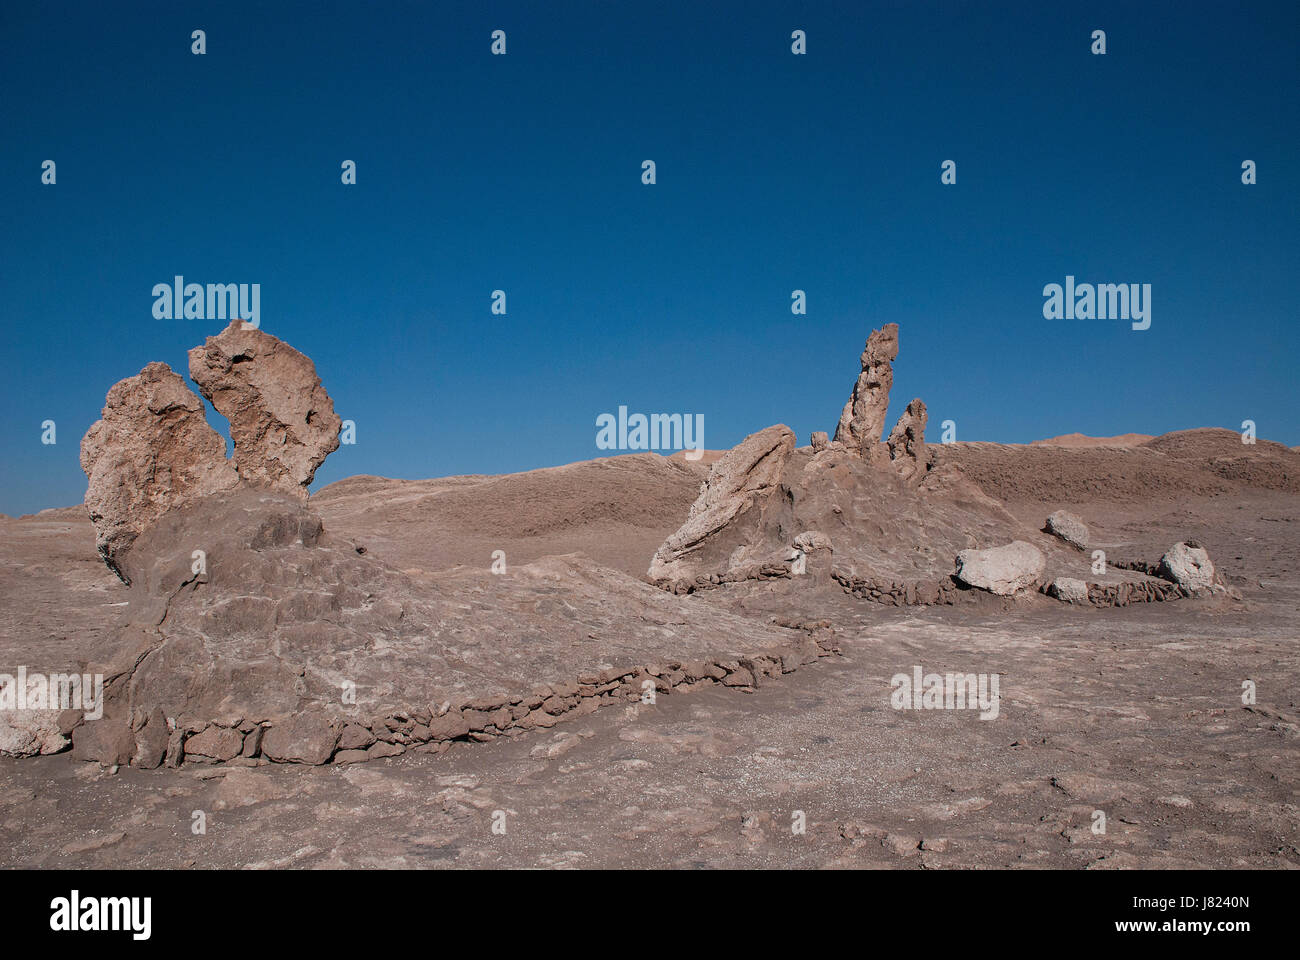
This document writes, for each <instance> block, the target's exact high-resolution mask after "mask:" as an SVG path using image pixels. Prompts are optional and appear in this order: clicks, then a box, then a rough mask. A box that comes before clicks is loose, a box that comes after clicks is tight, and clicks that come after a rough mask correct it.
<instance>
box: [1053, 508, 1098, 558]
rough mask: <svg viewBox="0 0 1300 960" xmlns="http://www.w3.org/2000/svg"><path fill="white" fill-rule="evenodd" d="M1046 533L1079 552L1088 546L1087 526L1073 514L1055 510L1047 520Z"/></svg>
mask: <svg viewBox="0 0 1300 960" xmlns="http://www.w3.org/2000/svg"><path fill="white" fill-rule="evenodd" d="M1046 529H1047V532H1048V533H1050V534H1052V535H1053V536H1055V537H1059V538H1060V539H1062V540H1064V541H1065V542H1066V543H1068V544H1070V545H1071V546H1075V547H1078V548H1079V549H1080V550H1082V549H1084V548H1085V547H1087V546H1088V526H1087V524H1085V523H1084V522H1083V521H1082V520H1080V519H1079V518H1078V517H1076V516H1075V515H1074V514H1072V513H1069V512H1068V511H1065V510H1057V511H1056V512H1055V513H1053V514H1052V515H1051V516H1050V517H1048V518H1047V524H1046Z"/></svg>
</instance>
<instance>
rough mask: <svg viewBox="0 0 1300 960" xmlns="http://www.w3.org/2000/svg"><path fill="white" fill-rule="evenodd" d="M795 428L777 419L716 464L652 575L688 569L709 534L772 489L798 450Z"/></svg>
mask: <svg viewBox="0 0 1300 960" xmlns="http://www.w3.org/2000/svg"><path fill="white" fill-rule="evenodd" d="M794 445H795V436H794V432H793V431H792V430H791V429H790V428H789V427H787V426H785V425H784V424H777V425H775V426H772V427H768V428H767V429H766V430H760V431H759V432H758V433H755V434H751V435H750V436H748V437H746V438H745V439H744V440H743V441H741V443H740V444H739V445H738V446H736V447H735V448H734V449H732V450H730V451H728V453H727V454H726V455H725V456H724V457H722V459H720V460H719V461H718V462H717V463H715V464H714V465H713V469H712V471H711V472H710V473H709V477H708V479H707V480H705V481H704V483H703V484H701V486H700V496H699V498H698V499H697V500H696V501H695V503H693V504H691V511H690V514H689V515H688V516H687V518H686V522H685V523H684V524H682V526H681V528H680V529H678V530H677V532H676V533H674V534H672V535H671V536H670V537H669V538H668V539H667V540H665V541H664V543H663V545H662V546H661V547H660V548H659V549H658V550H657V551H656V552H655V555H654V559H653V560H652V561H651V562H650V570H649V576H650V578H651V579H652V580H672V579H674V578H677V577H679V576H681V575H682V574H683V573H684V568H685V567H686V566H687V564H685V563H683V562H682V561H683V560H684V559H685V558H687V557H689V556H690V554H692V553H693V552H695V551H696V550H698V549H699V548H700V546H701V544H703V543H704V541H706V540H707V539H708V538H709V537H711V536H712V535H714V534H716V533H717V532H718V531H720V530H722V529H723V528H724V527H726V526H728V525H729V524H731V523H732V521H734V520H735V519H736V518H737V517H738V516H740V515H741V514H744V513H745V512H746V511H748V510H749V508H750V507H751V506H752V505H753V503H754V500H755V498H756V497H758V496H760V495H763V494H766V493H768V492H769V491H770V490H771V488H772V487H773V486H774V485H775V484H776V482H777V480H778V478H779V477H780V476H781V470H782V468H783V467H784V466H785V462H786V460H787V458H788V457H789V456H790V453H791V452H792V451H793V450H794Z"/></svg>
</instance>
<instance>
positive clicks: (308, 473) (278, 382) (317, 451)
mask: <svg viewBox="0 0 1300 960" xmlns="http://www.w3.org/2000/svg"><path fill="white" fill-rule="evenodd" d="M189 357H190V377H191V378H192V379H193V380H194V382H195V383H196V384H198V387H199V392H200V393H202V394H203V396H205V397H206V398H207V399H208V400H210V401H211V402H212V405H213V406H214V407H216V408H217V411H218V412H219V413H221V414H222V415H223V416H225V417H226V419H227V420H229V421H230V438H231V440H232V441H233V443H234V450H233V453H232V458H233V460H234V463H235V469H236V470H238V471H239V476H240V477H242V478H243V479H244V480H246V481H248V482H250V483H254V484H260V485H265V486H269V487H272V488H275V489H277V490H284V491H285V492H287V493H293V494H296V495H297V496H299V497H303V498H306V496H307V486H308V484H310V483H311V481H312V477H313V476H315V474H316V468H317V467H319V466H320V465H321V464H322V463H323V462H324V461H325V458H326V457H327V456H329V455H330V454H331V453H333V452H334V451H335V450H337V449H338V447H339V438H338V434H339V427H340V426H341V421H340V419H339V417H338V415H337V414H335V413H334V404H333V402H332V401H331V400H330V398H329V394H327V393H326V392H325V388H324V387H322V386H321V382H320V378H319V377H318V376H317V375H316V367H315V365H314V364H313V363H312V362H311V360H309V359H308V358H307V357H305V356H303V355H302V354H301V353H299V352H298V351H297V350H295V349H294V348H293V347H291V346H289V345H288V344H287V343H285V342H284V341H282V340H278V339H276V338H275V337H273V336H271V335H270V334H268V333H264V332H263V331H262V330H259V329H256V328H252V327H247V328H246V327H245V326H244V323H243V321H241V320H232V321H231V323H230V326H228V327H227V328H226V329H225V330H223V331H222V332H221V333H220V334H219V335H218V336H215V337H208V339H207V340H206V341H205V342H204V344H203V346H201V347H195V348H194V349H192V350H191V351H190V354H189Z"/></svg>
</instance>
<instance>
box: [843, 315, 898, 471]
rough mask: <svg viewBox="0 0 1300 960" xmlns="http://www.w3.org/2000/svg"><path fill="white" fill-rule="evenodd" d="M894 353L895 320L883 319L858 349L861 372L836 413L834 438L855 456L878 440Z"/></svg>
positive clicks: (889, 386) (895, 347) (891, 381)
mask: <svg viewBox="0 0 1300 960" xmlns="http://www.w3.org/2000/svg"><path fill="white" fill-rule="evenodd" d="M897 356H898V324H896V323H887V324H885V326H884V327H882V328H881V329H879V330H873V331H871V335H870V336H869V337H867V343H866V346H865V347H864V348H863V350H862V357H861V364H862V372H861V373H860V374H858V379H857V382H856V383H854V385H853V392H852V394H851V395H850V396H849V399H848V402H847V403H845V404H844V410H843V411H842V412H841V413H840V422H839V426H837V427H836V428H835V440H836V441H837V442H839V443H842V444H844V446H845V447H846V448H847V449H848V450H849V451H851V452H853V453H855V454H857V455H858V456H867V455H868V452H869V449H870V448H871V447H873V446H874V445H875V444H877V443H879V442H880V435H881V433H882V432H883V431H884V429H885V413H886V411H887V410H888V409H889V390H890V388H891V387H892V386H893V385H894V368H893V366H892V364H893V361H894V360H895V358H897Z"/></svg>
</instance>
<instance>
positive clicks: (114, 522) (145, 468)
mask: <svg viewBox="0 0 1300 960" xmlns="http://www.w3.org/2000/svg"><path fill="white" fill-rule="evenodd" d="M81 469H82V470H84V471H85V473H86V476H87V477H88V478H89V481H90V482H89V485H88V486H87V488H86V500H85V502H86V508H87V509H88V510H89V512H90V519H91V522H92V523H94V525H95V546H96V547H97V548H98V550H99V555H100V556H101V557H102V558H103V559H104V562H105V563H107V564H108V566H109V568H110V569H111V570H113V572H114V573H116V574H117V575H118V576H119V577H121V578H122V580H123V581H124V582H127V583H129V582H130V577H129V575H128V574H127V573H126V572H124V570H123V569H122V567H121V563H122V558H123V557H124V555H125V553H126V551H127V550H128V549H129V548H130V546H131V544H132V543H133V542H134V541H135V539H136V537H138V536H139V534H140V532H141V531H142V530H144V529H145V528H146V527H147V526H148V525H149V524H150V523H152V522H153V521H154V520H156V519H157V518H158V517H160V516H162V515H163V514H164V513H166V512H167V511H168V510H171V509H172V508H174V507H178V506H183V505H184V504H187V503H191V502H193V501H195V500H199V499H202V498H203V497H205V496H207V495H208V494H210V493H214V492H216V491H219V490H225V489H227V488H229V487H233V486H234V485H235V484H236V483H238V481H239V477H238V475H237V474H236V473H235V470H234V468H233V467H232V466H231V465H230V462H229V461H228V460H227V459H226V442H225V440H223V439H222V438H221V436H220V434H218V433H217V432H216V431H215V430H213V429H212V428H211V427H210V426H208V421H207V419H206V418H205V417H204V412H203V401H202V400H200V399H199V398H198V397H197V396H195V395H194V393H193V392H191V391H190V389H189V388H188V387H186V386H185V382H184V381H183V380H181V378H180V377H179V376H177V374H175V373H174V372H172V370H171V368H170V367H168V366H167V364H165V363H151V364H149V365H148V366H146V367H145V368H144V369H143V370H141V371H140V372H139V373H138V374H136V375H135V376H134V377H127V378H126V379H125V380H122V381H120V382H118V383H116V384H114V385H113V387H112V389H110V390H109V391H108V399H107V402H106V404H105V406H104V411H103V417H102V419H100V420H97V421H95V423H94V424H92V425H91V427H90V429H89V430H87V431H86V435H85V436H84V437H83V438H82V440H81Z"/></svg>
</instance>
